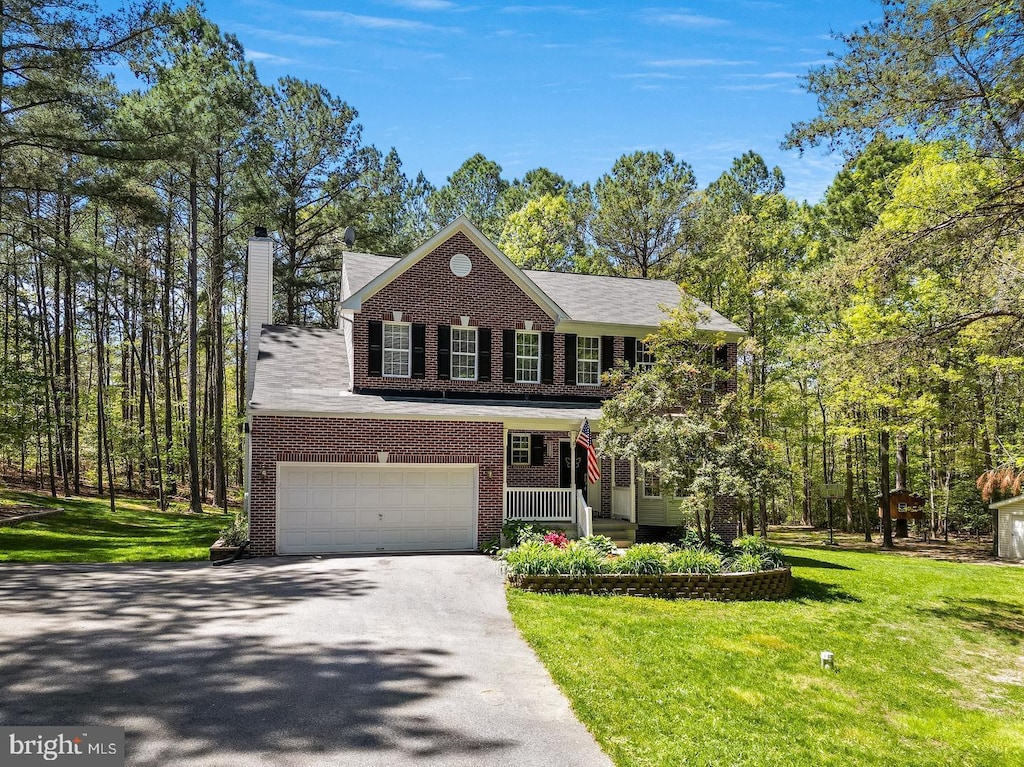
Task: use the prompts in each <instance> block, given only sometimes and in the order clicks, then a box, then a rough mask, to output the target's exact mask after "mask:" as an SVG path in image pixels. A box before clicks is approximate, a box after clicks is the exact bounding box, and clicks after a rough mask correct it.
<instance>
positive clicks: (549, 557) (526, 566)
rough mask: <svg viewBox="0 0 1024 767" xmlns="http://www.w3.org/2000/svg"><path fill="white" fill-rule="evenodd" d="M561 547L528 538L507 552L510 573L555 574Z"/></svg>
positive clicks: (506, 557) (507, 567)
mask: <svg viewBox="0 0 1024 767" xmlns="http://www.w3.org/2000/svg"><path fill="white" fill-rule="evenodd" d="M558 554H559V549H556V548H555V547H554V546H552V545H551V544H550V543H544V542H543V541H535V540H528V541H526V542H524V543H522V544H520V545H519V546H517V547H516V548H514V549H509V550H508V551H506V552H505V569H506V570H507V571H508V574H509V575H553V574H556V573H558V572H560V570H559V569H558V562H557V560H558Z"/></svg>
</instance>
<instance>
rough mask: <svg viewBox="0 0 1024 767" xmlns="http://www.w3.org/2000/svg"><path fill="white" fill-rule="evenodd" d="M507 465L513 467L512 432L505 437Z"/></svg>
mask: <svg viewBox="0 0 1024 767" xmlns="http://www.w3.org/2000/svg"><path fill="white" fill-rule="evenodd" d="M505 463H507V464H508V465H509V466H511V465H512V432H509V433H508V434H506V435H505Z"/></svg>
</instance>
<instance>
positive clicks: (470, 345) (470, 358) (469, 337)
mask: <svg viewBox="0 0 1024 767" xmlns="http://www.w3.org/2000/svg"><path fill="white" fill-rule="evenodd" d="M451 344H452V345H451V360H452V380H453V381H475V380H476V360H477V343H476V328H466V327H453V328H452V339H451Z"/></svg>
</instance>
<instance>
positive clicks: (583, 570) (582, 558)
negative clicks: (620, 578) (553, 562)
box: [557, 541, 608, 575]
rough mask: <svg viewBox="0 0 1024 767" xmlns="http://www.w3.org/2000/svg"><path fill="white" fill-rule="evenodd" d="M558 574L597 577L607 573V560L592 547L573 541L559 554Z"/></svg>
mask: <svg viewBox="0 0 1024 767" xmlns="http://www.w3.org/2000/svg"><path fill="white" fill-rule="evenodd" d="M557 563H558V567H559V570H558V572H560V573H565V574H566V575H595V574H596V573H600V572H605V571H606V570H607V569H608V568H607V559H606V558H605V555H604V554H601V553H599V552H597V551H595V550H594V549H593V548H592V547H590V546H588V545H586V544H583V543H580V542H579V541H573V542H572V543H570V544H569V545H568V546H566V547H565V548H564V549H562V550H561V551H560V552H559V553H558V560H557Z"/></svg>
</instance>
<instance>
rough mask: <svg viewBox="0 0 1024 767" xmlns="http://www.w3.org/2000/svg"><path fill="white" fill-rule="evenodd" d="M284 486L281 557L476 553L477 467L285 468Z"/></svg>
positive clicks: (280, 497)
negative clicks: (441, 552) (374, 553)
mask: <svg viewBox="0 0 1024 767" xmlns="http://www.w3.org/2000/svg"><path fill="white" fill-rule="evenodd" d="M278 482H279V491H278V504H279V507H278V524H279V525H280V533H279V536H278V540H279V548H280V552H281V553H282V554H300V553H332V552H338V553H341V552H358V551H367V552H376V551H427V550H440V551H445V550H449V551H450V550H467V549H473V548H475V544H476V540H475V521H476V471H475V470H474V469H472V468H469V467H454V468H453V467H451V466H443V467H442V466H437V467H435V466H429V465H416V466H388V465H376V464H375V465H373V466H365V465H364V466H359V465H351V466H345V465H334V466H318V467H314V468H307V467H291V466H281V467H279V470H278Z"/></svg>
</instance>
